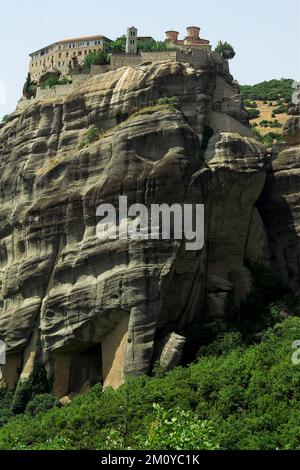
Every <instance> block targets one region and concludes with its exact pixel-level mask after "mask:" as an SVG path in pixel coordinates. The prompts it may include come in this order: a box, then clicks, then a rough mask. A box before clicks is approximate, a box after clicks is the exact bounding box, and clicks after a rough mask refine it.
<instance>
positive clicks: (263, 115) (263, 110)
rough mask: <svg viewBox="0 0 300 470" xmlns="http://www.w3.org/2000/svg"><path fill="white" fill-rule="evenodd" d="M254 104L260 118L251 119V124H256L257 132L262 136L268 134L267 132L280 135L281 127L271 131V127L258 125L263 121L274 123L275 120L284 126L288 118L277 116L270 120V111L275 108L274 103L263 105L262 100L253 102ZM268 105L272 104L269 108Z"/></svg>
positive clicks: (286, 116)
mask: <svg viewBox="0 0 300 470" xmlns="http://www.w3.org/2000/svg"><path fill="white" fill-rule="evenodd" d="M255 102H256V104H257V109H259V111H260V116H259V117H258V118H256V119H252V120H251V124H253V123H255V122H256V123H257V124H258V129H259V132H260V133H261V134H263V135H265V134H268V132H276V133H278V134H282V129H283V127H282V128H280V129H276V128H275V129H272V128H271V127H261V126H260V125H259V123H260V122H261V121H263V120H264V119H266V120H268V121H274V120H275V119H277V121H279V122H280V123H281V124H282V125H283V126H284V125H285V123H286V121H287V120H288V118H289V116H288V114H286V113H283V114H277V115H276V118H272V111H273V110H274V109H276V108H277V105H276V103H275V102H272V101H270V102H268V104H264V102H263V101H262V100H255ZM269 103H272V104H273V106H270V105H269Z"/></svg>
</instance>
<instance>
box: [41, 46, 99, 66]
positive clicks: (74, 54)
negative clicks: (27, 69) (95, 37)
mask: <svg viewBox="0 0 300 470" xmlns="http://www.w3.org/2000/svg"><path fill="white" fill-rule="evenodd" d="M90 52H93V50H92V49H89V50H85V51H78V52H77V53H76V52H73V55H72V57H81V56H82V55H87V54H89V53H90ZM58 57H59V59H61V58H62V54H61V53H60V54H59V55H58ZM68 57H69V52H66V58H68ZM53 59H54V56H51V57H50V56H49V57H47V62H50V61H51V60H53ZM42 64H44V65H45V60H44V61H42V60H40V61H39V62H38V61H36V63H35V64H33V67H38V66H39V65H42ZM59 64H60V62H59Z"/></svg>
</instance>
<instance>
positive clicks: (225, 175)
mask: <svg viewBox="0 0 300 470" xmlns="http://www.w3.org/2000/svg"><path fill="white" fill-rule="evenodd" d="M231 93H232V95H231ZM222 94H223V95H222ZM230 95H231V96H232V97H233V100H232V107H231V101H230ZM166 96H167V97H172V96H177V97H178V98H179V102H180V110H178V109H174V108H172V107H169V106H153V102H154V101H155V100H156V99H158V98H161V97H166ZM222 96H224V98H226V99H225V100H224V106H223V108H222V106H221V108H220V107H218V106H219V105H218V106H217V107H216V102H218V103H219V102H220V101H222ZM240 103H241V101H240V99H239V97H238V90H237V86H236V83H235V82H233V80H232V77H231V76H230V75H228V74H226V73H221V72H220V70H219V71H218V70H216V69H214V67H213V65H211V66H210V67H209V68H207V69H203V70H195V69H193V68H192V67H190V66H189V65H188V64H180V63H176V62H164V63H161V64H155V65H145V66H136V67H128V68H122V69H119V70H117V71H114V72H108V73H105V74H103V75H99V76H93V77H91V78H90V79H88V80H87V81H86V82H84V83H83V84H82V85H81V86H79V87H78V88H77V89H76V90H75V91H74V93H72V94H71V95H69V96H67V97H65V98H57V99H53V100H48V101H36V102H34V103H32V104H30V105H29V106H28V108H27V109H25V110H24V111H23V112H22V113H20V112H19V113H18V112H16V113H15V114H14V115H12V116H11V117H10V120H9V122H8V123H7V124H6V125H5V126H4V127H3V128H2V129H0V152H1V153H0V175H1V177H0V188H1V206H0V220H1V225H0V268H1V272H0V282H1V294H0V336H1V339H4V340H5V342H6V345H7V355H8V363H7V366H6V367H5V368H4V371H3V375H4V381H5V382H6V384H7V385H8V386H9V387H13V386H14V385H15V383H16V380H17V379H18V377H19V372H18V371H19V369H20V370H21V377H22V378H26V377H28V375H29V374H30V372H31V371H32V368H33V366H34V364H35V363H42V364H44V365H45V367H46V369H47V371H48V373H49V375H54V391H55V394H56V395H57V396H58V397H59V398H61V397H65V396H68V395H70V393H74V392H79V391H85V390H87V389H88V388H89V387H90V386H91V385H92V384H94V383H95V382H98V381H102V382H104V383H105V384H107V385H113V386H117V385H118V384H119V383H121V382H122V380H123V378H124V376H125V375H126V374H133V375H138V374H142V373H149V372H150V370H151V368H152V367H153V361H154V358H155V357H156V356H157V351H158V348H159V345H160V344H161V341H162V338H166V337H169V336H168V335H170V334H172V333H175V334H179V335H181V336H184V333H185V328H186V327H187V325H188V324H189V323H190V322H191V321H192V320H193V319H195V318H197V317H203V318H207V320H208V321H214V320H218V319H220V318H222V314H223V313H224V302H225V300H226V297H227V295H228V293H229V292H232V293H233V294H234V297H235V298H236V301H237V302H239V301H240V300H241V299H242V298H243V297H244V296H245V295H247V292H248V291H249V285H250V284H251V281H249V276H248V272H247V270H246V268H245V259H246V256H247V250H248V253H249V251H251V250H252V251H253V247H252V248H249V243H250V242H249V233H250V232H251V230H250V229H251V227H253V216H254V210H255V204H256V202H257V200H258V198H259V196H260V193H261V191H262V188H263V185H264V182H265V171H264V156H263V152H262V150H261V148H260V146H259V144H258V143H257V142H256V141H255V140H253V139H252V138H251V133H250V131H249V128H248V127H247V126H246V125H245V123H246V117H245V113H244V111H243V109H242V108H241V106H240ZM124 115H126V116H127V115H129V118H128V119H126V120H124V122H121V123H120V124H117V121H118V120H119V119H118V117H119V116H124ZM91 126H96V127H97V128H98V129H99V132H100V134H99V138H98V139H97V140H96V141H94V142H91V143H90V144H89V145H86V146H85V147H83V148H81V147H82V146H81V145H80V144H81V143H82V142H83V140H84V138H85V135H86V132H87V130H88V129H89V128H90V127H91ZM288 152H291V153H288V154H287V155H286V157H285V158H288V159H289V161H292V159H293V155H294V153H293V152H294V150H293V149H291V150H290V151H288ZM120 195H126V196H128V202H129V204H132V203H143V204H146V205H147V206H148V207H150V205H151V204H153V203H159V204H161V203H168V204H173V203H197V204H204V205H205V227H206V228H205V245H204V248H203V250H201V251H187V250H186V249H185V242H184V240H183V241H174V240H173V241H172V240H171V241H169V240H136V241H132V240H129V239H126V240H111V241H107V240H100V239H99V238H98V237H97V235H96V225H97V222H98V218H97V217H96V209H97V207H98V206H99V205H100V204H102V203H110V204H114V205H116V206H117V205H118V198H119V196H120ZM254 235H256V233H254ZM250 238H251V236H250ZM254 251H255V250H254ZM168 361H170V362H172V358H169V359H168Z"/></svg>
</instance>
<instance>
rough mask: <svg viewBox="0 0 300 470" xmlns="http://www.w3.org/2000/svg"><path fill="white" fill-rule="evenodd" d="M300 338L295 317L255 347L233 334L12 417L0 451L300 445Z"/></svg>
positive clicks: (1, 431)
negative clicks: (115, 382) (60, 404)
mask: <svg viewBox="0 0 300 470" xmlns="http://www.w3.org/2000/svg"><path fill="white" fill-rule="evenodd" d="M299 338H300V319H299V318H296V317H294V318H290V319H288V320H285V321H284V322H282V323H279V324H277V325H276V326H275V327H273V328H272V329H270V330H269V331H268V332H267V333H266V334H265V335H264V338H263V340H262V342H261V343H260V344H258V345H252V346H246V345H245V343H244V342H243V341H242V339H241V336H240V335H239V334H238V333H229V334H227V335H225V336H224V337H223V338H222V339H219V340H218V341H216V342H215V343H214V344H213V345H211V347H210V348H209V350H207V351H202V355H201V356H200V357H199V359H198V360H197V361H196V362H195V363H193V364H192V365H190V366H189V367H186V368H181V367H179V368H177V369H175V370H173V371H171V372H169V373H167V374H164V375H161V376H160V375H159V376H157V377H153V378H149V377H140V378H137V379H135V380H132V381H130V382H128V383H126V384H125V385H123V386H122V387H120V388H119V389H118V390H117V391H113V390H111V389H106V390H104V391H102V389H101V386H99V385H97V386H95V387H94V388H93V389H92V391H91V392H89V393H88V394H87V395H85V396H78V397H76V398H75V399H74V400H73V402H72V403H71V404H70V405H68V406H66V407H64V408H57V407H55V408H53V409H52V410H51V411H47V412H41V413H39V414H38V415H37V416H33V417H32V416H30V415H29V414H25V415H20V416H19V417H15V418H12V419H10V420H9V421H8V423H7V424H6V425H5V426H3V427H2V428H1V429H0V449H114V448H115V449H122V448H139V449H157V448H165V449H170V448H171V449H174V448H178V449H217V448H223V449H300V429H299V407H300V374H299V367H300V366H296V365H294V364H293V363H292V359H291V358H292V352H293V350H292V343H293V342H294V341H295V340H296V339H299ZM204 354H205V355H204ZM2 406H3V405H2Z"/></svg>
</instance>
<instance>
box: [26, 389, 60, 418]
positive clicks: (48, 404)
mask: <svg viewBox="0 0 300 470" xmlns="http://www.w3.org/2000/svg"><path fill="white" fill-rule="evenodd" d="M56 406H60V403H59V401H58V400H57V399H56V398H55V397H54V396H53V395H50V394H49V393H44V394H38V395H34V397H33V398H32V400H30V401H29V402H28V403H27V406H26V410H25V412H26V414H28V415H30V416H35V415H37V414H38V413H41V412H44V411H48V410H51V409H52V408H54V407H56Z"/></svg>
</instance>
